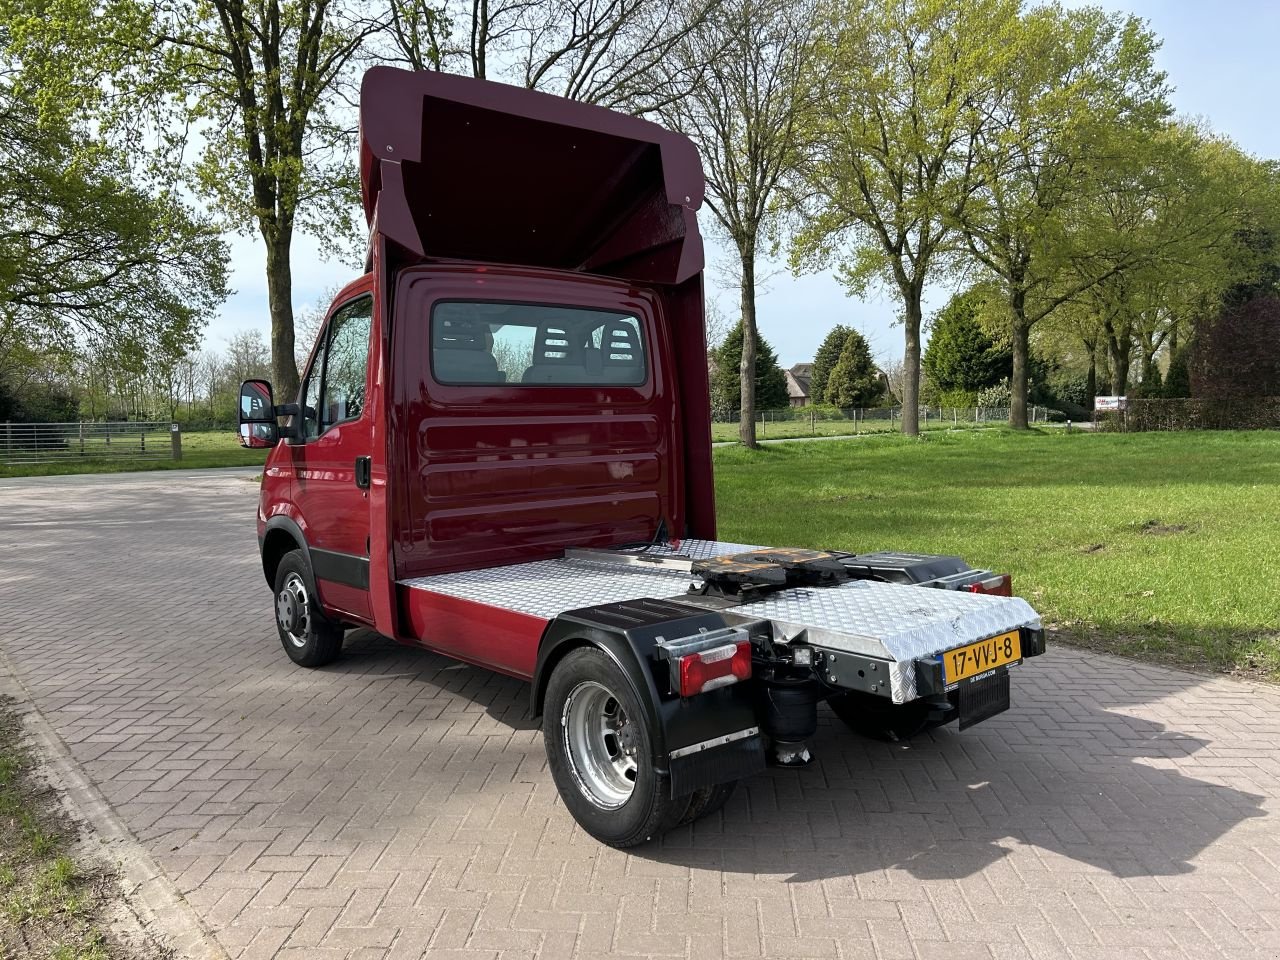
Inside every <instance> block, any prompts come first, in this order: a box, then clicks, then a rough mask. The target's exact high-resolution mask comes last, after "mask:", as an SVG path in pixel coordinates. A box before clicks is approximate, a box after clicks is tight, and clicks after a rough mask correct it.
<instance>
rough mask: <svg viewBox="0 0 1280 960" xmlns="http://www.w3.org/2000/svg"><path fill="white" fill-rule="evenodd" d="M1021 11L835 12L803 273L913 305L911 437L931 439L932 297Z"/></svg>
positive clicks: (925, 6)
mask: <svg viewBox="0 0 1280 960" xmlns="http://www.w3.org/2000/svg"><path fill="white" fill-rule="evenodd" d="M1017 10H1018V3H1017V0H834V2H833V4H832V6H831V9H830V11H829V14H828V15H827V16H826V17H824V20H825V21H826V22H827V23H829V24H830V27H829V28H828V29H827V30H826V31H825V33H824V35H823V36H822V38H821V41H820V43H819V45H818V54H817V61H818V65H817V67H816V68H815V70H814V71H813V83H814V85H815V88H816V90H817V91H818V93H817V96H818V97H819V103H820V109H819V110H817V111H815V112H814V114H813V120H812V124H811V126H810V128H808V129H806V130H805V144H806V150H805V159H806V162H805V163H804V164H803V165H801V166H800V167H799V168H798V169H799V171H800V175H799V176H798V178H797V184H796V186H795V191H796V193H797V194H798V195H799V198H800V199H799V205H800V207H801V209H802V211H803V217H804V226H803V227H802V228H801V229H800V230H799V231H798V232H797V234H796V236H795V238H794V241H793V247H792V264H793V266H795V267H796V268H798V269H806V268H807V269H816V268H820V267H823V266H826V265H827V264H828V263H829V262H831V261H833V260H835V261H836V262H837V263H838V265H839V276H840V279H841V281H842V282H843V283H844V284H845V285H846V286H847V287H848V288H849V290H850V292H851V293H862V292H863V291H864V290H865V289H866V288H867V286H868V285H869V284H871V283H875V282H884V283H887V284H888V285H889V286H891V287H892V288H893V289H894V290H896V292H897V294H898V296H899V297H900V299H901V304H902V320H903V329H904V339H905V355H904V364H905V372H906V377H905V379H904V383H903V396H902V398H901V399H902V405H903V409H902V430H903V432H904V433H907V434H915V433H917V432H918V431H919V423H918V418H919V395H920V327H921V320H922V316H923V313H922V311H923V307H922V304H923V299H924V292H925V288H926V286H927V284H928V283H929V281H930V279H931V278H933V277H935V276H936V275H937V274H938V272H939V271H940V269H941V268H943V267H945V266H946V265H947V261H948V258H949V257H950V255H951V253H952V252H953V250H954V242H955V233H954V224H955V221H956V220H957V218H958V217H959V215H960V212H961V210H962V209H963V207H964V204H965V201H966V199H967V198H968V196H969V192H970V186H969V181H970V175H971V172H972V158H973V144H974V142H975V140H976V138H977V136H978V131H979V128H980V127H981V126H982V124H983V123H984V122H985V119H986V117H985V114H984V112H983V111H982V110H980V109H978V105H979V104H982V103H985V102H986V101H987V100H989V99H990V85H991V79H990V76H991V67H992V65H993V64H995V63H997V62H998V61H999V59H1000V49H1001V42H1002V40H1003V37H1004V34H1005V32H1006V31H1007V30H1008V28H1009V25H1010V24H1011V23H1013V22H1014V21H1015V20H1016V17H1017Z"/></svg>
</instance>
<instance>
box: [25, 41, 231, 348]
mask: <svg viewBox="0 0 1280 960" xmlns="http://www.w3.org/2000/svg"><path fill="white" fill-rule="evenodd" d="M4 36H5V34H4V31H2V30H0V39H3V38H4ZM0 56H3V58H4V63H5V65H6V66H7V67H8V72H7V73H6V75H5V77H4V79H3V80H0V121H2V122H0V206H2V207H3V209H4V211H5V214H4V217H3V220H0V340H6V341H8V342H10V343H11V344H17V343H20V344H21V345H22V346H23V348H24V349H26V350H28V351H29V352H31V355H32V356H34V355H37V354H40V355H47V354H49V353H50V352H51V351H62V352H64V353H65V352H66V351H68V350H72V349H74V348H75V347H77V346H79V345H83V344H84V343H85V342H86V341H87V340H90V339H93V340H102V341H113V342H118V343H120V344H129V345H132V347H133V348H134V349H136V350H137V351H139V352H142V353H145V352H146V351H148V350H161V349H165V350H169V351H177V352H182V351H184V350H185V349H187V347H189V346H190V345H191V344H192V343H194V342H195V340H196V339H197V338H198V335H199V331H200V328H201V326H202V325H203V323H204V318H205V316H206V315H207V313H208V312H209V311H210V310H212V309H213V308H214V307H215V306H217V304H219V303H220V302H221V301H222V300H223V299H224V298H225V297H226V294H227V288H226V261H227V250H226V246H225V244H223V243H222V241H221V240H220V239H219V237H218V235H217V232H216V230H215V229H214V228H213V226H212V225H211V224H210V223H209V222H208V221H207V220H205V219H203V218H200V217H197V216H196V215H194V214H193V213H192V212H191V211H190V210H189V209H188V208H187V207H186V206H185V205H184V204H183V203H182V202H181V201H180V200H179V199H178V197H177V196H176V195H175V194H174V193H173V192H171V191H158V190H152V189H150V188H149V185H148V184H147V183H146V182H145V181H144V180H143V179H142V178H141V177H139V176H137V175H135V174H134V172H133V171H132V170H131V169H130V167H129V164H128V162H127V161H126V158H125V156H124V155H123V153H122V151H120V150H118V149H115V148H113V147H112V146H111V145H109V144H108V143H106V142H104V141H103V140H102V139H100V138H99V137H96V136H95V135H94V134H93V132H92V130H91V127H90V126H89V125H88V124H87V123H85V122H84V121H83V120H82V119H77V118H75V117H74V116H73V115H72V114H71V113H70V112H67V111H61V110H59V111H50V112H48V113H46V114H45V115H43V116H42V115H41V112H40V110H39V109H37V107H36V106H35V101H36V99H37V94H36V92H35V91H34V90H33V89H32V87H31V83H32V78H31V77H30V76H29V75H28V74H27V71H26V64H25V63H23V62H22V61H21V59H20V58H17V57H16V56H15V55H14V54H13V52H12V51H11V50H3V52H2V53H0Z"/></svg>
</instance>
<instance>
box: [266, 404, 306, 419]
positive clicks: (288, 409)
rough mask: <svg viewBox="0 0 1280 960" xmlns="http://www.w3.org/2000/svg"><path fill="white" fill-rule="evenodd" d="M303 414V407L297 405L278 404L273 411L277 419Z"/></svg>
mask: <svg viewBox="0 0 1280 960" xmlns="http://www.w3.org/2000/svg"><path fill="white" fill-rule="evenodd" d="M301 412H302V407H300V406H299V405H298V404H296V403H277V404H276V405H275V407H274V408H273V410H272V415H273V416H277V417H296V416H298V414H300V413H301Z"/></svg>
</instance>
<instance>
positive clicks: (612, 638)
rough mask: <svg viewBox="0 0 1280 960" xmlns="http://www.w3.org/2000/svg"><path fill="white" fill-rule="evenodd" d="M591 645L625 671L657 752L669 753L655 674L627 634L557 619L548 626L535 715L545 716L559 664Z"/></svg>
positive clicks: (536, 683)
mask: <svg viewBox="0 0 1280 960" xmlns="http://www.w3.org/2000/svg"><path fill="white" fill-rule="evenodd" d="M557 627H558V628H559V629H557ZM575 628H576V629H575ZM587 649H590V650H599V651H600V652H601V653H603V654H604V655H605V656H606V657H608V658H609V659H610V660H611V661H613V664H614V666H616V667H617V668H618V669H619V670H620V671H621V672H622V675H623V676H624V677H625V678H626V680H627V683H628V684H629V685H630V687H631V692H632V693H634V694H635V695H636V699H637V700H638V701H639V702H640V704H641V706H643V708H644V710H645V713H646V715H647V716H646V719H647V720H648V721H649V729H650V731H651V732H652V735H653V740H654V742H653V748H654V754H655V756H663V755H665V753H666V738H665V736H664V733H665V731H664V725H663V723H662V720H661V718H660V716H659V713H658V704H659V700H660V697H659V694H658V688H657V685H656V684H655V683H654V682H653V676H652V674H650V672H649V671H648V670H646V669H645V668H644V666H643V665H642V664H641V663H640V658H639V657H638V656H637V655H636V651H635V650H634V649H633V648H632V647H631V645H630V644H629V643H628V642H627V641H626V638H625V637H621V636H618V635H617V634H613V633H610V632H608V631H605V630H600V629H598V628H597V629H593V628H590V627H588V626H586V625H585V624H574V623H569V622H563V621H559V620H553V621H552V622H551V623H550V624H549V625H548V626H547V632H546V634H544V635H543V639H542V643H541V644H539V646H538V662H537V666H536V667H535V668H534V674H533V688H532V691H531V702H530V707H531V709H532V713H533V716H534V717H535V718H537V717H540V716H542V712H543V706H544V705H545V703H546V698H547V685H548V683H549V682H550V681H551V674H552V673H553V672H554V671H555V668H556V666H557V665H559V664H560V663H561V662H562V661H563V660H564V658H565V657H567V656H569V654H571V653H573V652H574V651H575V650H587Z"/></svg>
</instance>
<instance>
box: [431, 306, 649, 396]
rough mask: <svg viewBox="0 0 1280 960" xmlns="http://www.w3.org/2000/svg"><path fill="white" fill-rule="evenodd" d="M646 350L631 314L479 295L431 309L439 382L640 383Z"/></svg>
mask: <svg viewBox="0 0 1280 960" xmlns="http://www.w3.org/2000/svg"><path fill="white" fill-rule="evenodd" d="M645 350H646V345H645V340H644V326H643V324H641V322H640V319H639V318H638V317H636V316H635V315H633V314H629V313H613V312H609V311H604V310H588V309H585V308H583V307H559V306H546V305H541V304H538V305H535V304H526V303H498V302H485V301H476V300H467V301H461V300H446V301H439V302H437V303H436V304H435V306H434V307H432V310H431V370H432V375H433V376H434V377H435V379H436V381H437V382H438V383H443V384H450V385H457V386H481V385H484V384H492V383H506V384H523V385H525V386H541V385H558V386H584V387H585V386H595V385H598V384H611V385H615V386H640V385H641V384H643V383H644V382H645V381H646V379H647V377H648V365H647V364H646V362H645Z"/></svg>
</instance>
